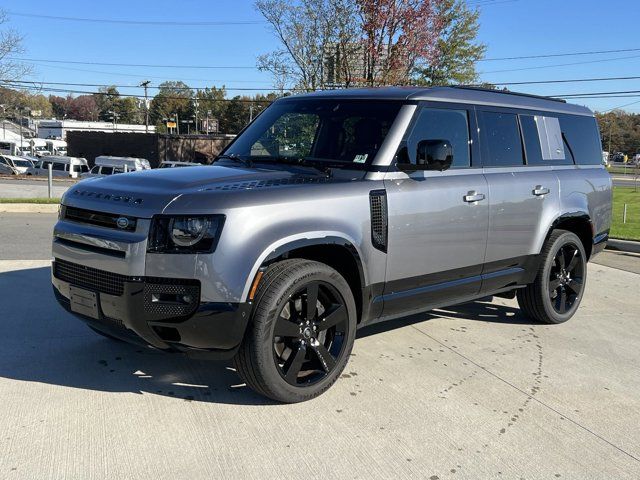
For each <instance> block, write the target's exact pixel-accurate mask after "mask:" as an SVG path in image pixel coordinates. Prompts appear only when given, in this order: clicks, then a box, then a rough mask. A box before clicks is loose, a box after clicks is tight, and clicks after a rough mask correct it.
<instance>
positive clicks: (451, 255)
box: [383, 104, 489, 316]
mask: <svg viewBox="0 0 640 480" xmlns="http://www.w3.org/2000/svg"><path fill="white" fill-rule="evenodd" d="M476 132H477V131H476V126H475V115H474V113H473V110H471V109H465V108H461V107H460V106H451V107H447V108H444V107H443V106H441V105H440V104H438V105H437V106H436V105H433V106H432V105H423V106H421V108H420V109H419V110H418V111H417V113H416V117H415V119H414V121H413V124H412V126H411V127H410V128H409V131H408V134H407V136H406V137H405V139H404V141H403V144H402V146H401V149H402V148H405V147H406V148H407V153H408V155H409V159H410V160H411V161H412V162H415V152H416V150H417V145H418V142H420V141H422V140H445V141H447V142H448V143H449V144H450V145H451V146H452V150H453V164H452V167H451V168H450V169H448V170H446V171H444V172H439V171H417V172H413V173H404V172H389V173H388V174H387V178H386V179H385V187H386V190H387V203H388V211H389V221H388V222H389V223H388V235H389V239H388V247H387V253H388V255H387V274H386V284H385V289H384V294H383V301H384V307H383V308H384V310H383V315H384V316H397V315H402V314H409V313H412V312H418V311H422V310H426V309H428V308H432V307H435V306H438V305H445V304H451V303H455V302H456V300H462V299H465V298H469V297H471V296H473V295H475V294H477V293H478V292H479V291H480V285H481V277H480V275H481V273H482V265H483V262H484V255H485V249H486V244H487V230H488V204H489V198H488V190H487V182H486V179H485V177H484V175H483V173H482V168H481V166H480V161H479V152H478V148H477V145H476V143H477V142H476V141H475V140H474V139H475V136H476Z"/></svg>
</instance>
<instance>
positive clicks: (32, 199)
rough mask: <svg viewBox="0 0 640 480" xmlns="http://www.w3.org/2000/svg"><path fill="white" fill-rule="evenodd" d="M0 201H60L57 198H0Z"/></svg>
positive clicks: (47, 202)
mask: <svg viewBox="0 0 640 480" xmlns="http://www.w3.org/2000/svg"><path fill="white" fill-rule="evenodd" d="M0 203H46V204H55V203H60V199H59V198H0Z"/></svg>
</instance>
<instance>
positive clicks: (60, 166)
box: [51, 163, 66, 170]
mask: <svg viewBox="0 0 640 480" xmlns="http://www.w3.org/2000/svg"><path fill="white" fill-rule="evenodd" d="M65 166H66V165H65V164H64V163H54V164H53V167H51V168H52V169H53V170H64V169H65V168H64V167H65Z"/></svg>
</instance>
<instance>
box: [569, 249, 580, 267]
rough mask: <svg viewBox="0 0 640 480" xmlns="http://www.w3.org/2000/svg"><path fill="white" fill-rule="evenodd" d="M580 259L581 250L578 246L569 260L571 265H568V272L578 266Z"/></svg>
mask: <svg viewBox="0 0 640 480" xmlns="http://www.w3.org/2000/svg"><path fill="white" fill-rule="evenodd" d="M579 261H580V252H579V251H578V249H577V248H576V249H575V250H574V251H573V255H572V256H571V260H569V265H567V272H571V271H573V269H574V268H576V266H577V265H578V262H579Z"/></svg>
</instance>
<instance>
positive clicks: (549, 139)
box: [520, 115, 573, 165]
mask: <svg viewBox="0 0 640 480" xmlns="http://www.w3.org/2000/svg"><path fill="white" fill-rule="evenodd" d="M520 125H521V126H522V136H523V138H524V149H525V152H526V154H527V164H528V165H572V164H573V160H572V159H571V156H570V155H569V153H568V152H567V151H566V149H565V145H564V141H563V140H562V131H561V130H560V122H559V121H558V119H557V118H556V117H547V116H542V115H520Z"/></svg>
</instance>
